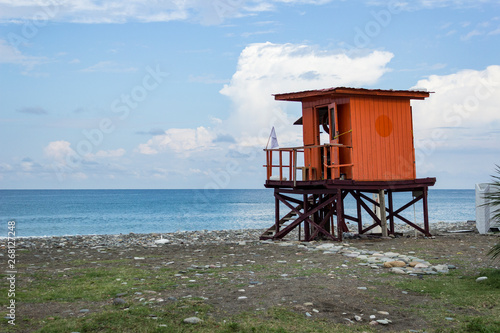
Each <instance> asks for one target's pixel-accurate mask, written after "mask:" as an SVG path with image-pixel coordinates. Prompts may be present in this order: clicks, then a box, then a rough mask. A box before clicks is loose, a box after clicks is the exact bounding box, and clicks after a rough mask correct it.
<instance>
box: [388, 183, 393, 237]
mask: <svg viewBox="0 0 500 333" xmlns="http://www.w3.org/2000/svg"><path fill="white" fill-rule="evenodd" d="M387 200H389V214H391V217H390V218H389V231H390V233H391V234H392V235H394V215H392V213H393V211H394V204H393V201H392V191H391V190H387Z"/></svg>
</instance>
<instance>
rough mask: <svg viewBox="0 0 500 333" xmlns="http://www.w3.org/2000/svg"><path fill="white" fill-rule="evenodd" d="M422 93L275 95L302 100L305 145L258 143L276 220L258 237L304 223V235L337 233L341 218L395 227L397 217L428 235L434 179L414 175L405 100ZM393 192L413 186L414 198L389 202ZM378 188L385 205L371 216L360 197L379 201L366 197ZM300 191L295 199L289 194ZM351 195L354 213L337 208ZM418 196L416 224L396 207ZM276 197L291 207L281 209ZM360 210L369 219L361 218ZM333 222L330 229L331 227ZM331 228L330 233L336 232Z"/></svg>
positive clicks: (362, 91) (342, 90)
mask: <svg viewBox="0 0 500 333" xmlns="http://www.w3.org/2000/svg"><path fill="white" fill-rule="evenodd" d="M426 97H429V93H428V92H426V91H408V90H373V89H357V88H344V87H341V88H330V89H322V90H310V91H302V92H294V93H286V94H278V95H275V99H276V100H280V101H298V102H302V117H301V118H300V119H298V120H297V121H296V122H295V125H302V127H303V140H304V145H303V146H300V147H290V148H279V149H265V151H266V165H265V167H266V169H267V180H266V183H265V186H266V187H267V188H274V196H275V201H276V203H275V206H276V219H275V223H274V225H273V226H272V227H271V228H269V229H268V230H267V231H266V232H265V233H264V234H263V235H262V236H261V239H281V238H283V237H284V236H285V235H286V234H288V233H289V232H290V231H291V230H293V229H294V228H296V227H299V228H300V229H299V237H302V232H301V230H302V229H303V230H304V238H303V239H304V240H306V241H309V240H313V239H316V238H317V237H318V236H320V235H322V236H323V237H326V238H330V239H333V240H341V239H342V233H343V232H345V231H348V228H347V226H346V224H345V221H346V219H347V220H351V221H354V222H356V223H357V224H358V232H359V233H360V234H363V233H366V232H367V231H369V230H371V229H373V228H374V227H376V226H381V227H382V228H383V230H386V221H389V226H388V232H389V233H392V234H393V233H394V219H395V218H397V219H399V220H401V221H403V222H405V223H407V224H409V225H411V226H412V227H414V228H415V229H417V230H419V231H420V232H422V233H424V234H425V235H427V236H430V233H429V224H428V213H427V192H428V187H429V186H432V185H434V183H435V182H436V179H435V178H423V179H417V178H416V169H415V150H414V146H413V126H412V109H411V106H410V100H411V99H420V100H423V99H424V98H426ZM393 192H412V193H413V199H412V200H411V201H409V202H408V203H407V204H406V205H404V206H402V207H401V208H399V209H395V208H394V204H393V200H392V194H393ZM367 193H377V194H379V196H380V201H381V203H383V206H382V207H385V195H386V194H387V196H388V200H387V203H388V207H385V209H382V210H381V211H382V212H383V213H382V216H380V217H379V216H377V214H375V213H374V212H373V211H372V210H371V209H370V208H369V206H368V204H367V203H370V204H374V205H378V206H379V207H380V204H379V203H378V202H376V201H374V200H373V199H372V198H370V197H369V196H367ZM290 194H292V195H301V199H297V198H296V197H291V196H289V195H290ZM349 194H350V195H352V196H353V197H354V199H355V200H356V205H357V216H349V215H346V214H345V213H344V199H345V197H346V196H347V195H349ZM420 200H421V201H422V203H423V214H424V217H423V219H424V225H423V228H421V227H419V226H417V225H416V224H414V223H412V222H410V221H409V220H407V219H406V218H404V217H403V216H401V215H400V213H401V212H402V211H403V210H404V209H406V208H408V207H410V206H411V205H413V204H414V203H415V202H417V201H420ZM280 202H281V203H283V204H285V205H286V206H287V207H289V208H290V209H291V210H290V212H289V213H287V214H285V215H284V216H281V214H280V211H279V210H280ZM362 209H364V210H365V211H366V212H367V213H368V214H369V215H370V216H371V217H372V218H373V220H374V223H373V224H372V225H370V226H368V227H367V228H363V225H362ZM335 223H336V228H335ZM335 229H336V232H335Z"/></svg>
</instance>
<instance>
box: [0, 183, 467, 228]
mask: <svg viewBox="0 0 500 333" xmlns="http://www.w3.org/2000/svg"><path fill="white" fill-rule="evenodd" d="M410 196H411V194H408V193H406V196H405V195H404V194H395V197H394V199H395V207H399V206H401V205H402V204H403V203H406V202H408V199H410ZM283 209H285V208H283ZM283 212H284V210H283ZM415 212H416V222H421V221H422V204H421V203H418V204H416V205H415ZM346 213H347V214H351V215H354V214H355V205H354V201H353V200H351V199H349V198H348V199H347V200H346ZM403 216H405V217H407V218H408V219H409V220H410V221H415V217H414V216H415V215H414V211H413V206H412V207H410V208H408V209H407V210H406V211H405V212H404V213H403ZM364 218H365V221H369V220H367V218H368V216H364ZM429 219H430V221H431V223H432V222H437V221H446V222H453V221H466V220H474V219H475V194H474V190H430V191H429ZM10 220H14V221H15V222H16V235H17V236H61V235H89V234H119V233H123V234H125V233H130V232H133V233H150V232H158V233H160V232H161V233H167V232H174V231H178V230H203V229H205V230H222V229H245V228H266V227H269V226H271V225H272V223H273V221H274V197H273V192H272V190H267V189H262V190H0V223H1V224H3V226H0V237H5V236H7V222H8V221H10Z"/></svg>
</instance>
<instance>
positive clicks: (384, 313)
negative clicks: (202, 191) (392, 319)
mask: <svg viewBox="0 0 500 333" xmlns="http://www.w3.org/2000/svg"><path fill="white" fill-rule="evenodd" d="M377 312H378V313H380V314H381V315H384V316H388V315H389V312H387V311H377Z"/></svg>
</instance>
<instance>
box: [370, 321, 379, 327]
mask: <svg viewBox="0 0 500 333" xmlns="http://www.w3.org/2000/svg"><path fill="white" fill-rule="evenodd" d="M375 325H378V322H377V321H375V320H372V321H370V326H375Z"/></svg>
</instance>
